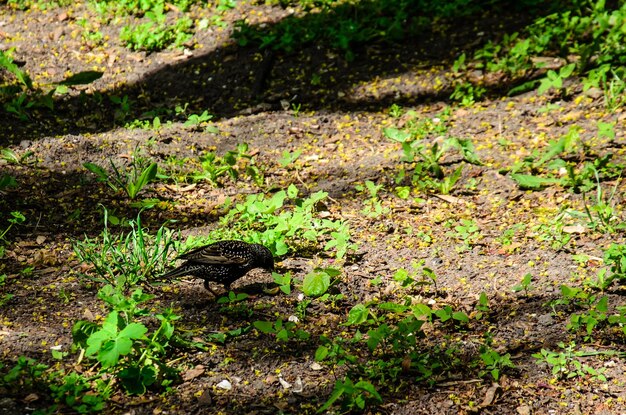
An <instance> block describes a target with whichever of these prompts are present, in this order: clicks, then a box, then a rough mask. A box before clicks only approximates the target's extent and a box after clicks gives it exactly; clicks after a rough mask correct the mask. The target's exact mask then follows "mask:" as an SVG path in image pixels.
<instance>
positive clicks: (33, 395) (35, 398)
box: [24, 393, 39, 403]
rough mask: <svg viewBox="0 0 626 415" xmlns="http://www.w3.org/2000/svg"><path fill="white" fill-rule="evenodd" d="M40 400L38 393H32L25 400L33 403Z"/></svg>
mask: <svg viewBox="0 0 626 415" xmlns="http://www.w3.org/2000/svg"><path fill="white" fill-rule="evenodd" d="M38 400H39V395H37V394H36V393H30V394H28V395H27V396H26V397H25V398H24V402H26V403H31V402H35V401H38Z"/></svg>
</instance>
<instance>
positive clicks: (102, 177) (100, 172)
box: [83, 162, 109, 181]
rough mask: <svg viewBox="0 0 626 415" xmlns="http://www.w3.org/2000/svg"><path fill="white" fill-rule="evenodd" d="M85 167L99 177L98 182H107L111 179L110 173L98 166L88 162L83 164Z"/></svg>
mask: <svg viewBox="0 0 626 415" xmlns="http://www.w3.org/2000/svg"><path fill="white" fill-rule="evenodd" d="M83 167H84V168H86V169H87V170H89V171H90V172H92V173H93V174H95V175H96V176H98V181H107V180H108V179H109V172H108V171H106V170H105V169H104V168H103V167H100V166H98V165H97V164H94V163H90V162H87V163H83Z"/></svg>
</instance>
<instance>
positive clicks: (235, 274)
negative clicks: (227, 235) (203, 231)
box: [161, 241, 274, 297]
mask: <svg viewBox="0 0 626 415" xmlns="http://www.w3.org/2000/svg"><path fill="white" fill-rule="evenodd" d="M178 259H184V260H185V262H184V263H183V264H182V265H181V266H179V267H178V268H175V269H173V270H171V271H169V272H166V273H165V274H163V275H161V278H173V277H180V276H182V275H192V276H194V277H196V278H202V279H203V280H204V288H206V289H207V290H209V291H210V292H211V293H212V294H213V295H214V296H216V295H215V293H214V292H213V290H211V288H210V287H209V281H214V282H218V283H220V284H224V287H226V289H227V290H230V284H232V283H233V282H235V281H236V280H238V279H239V278H241V277H243V276H244V275H246V273H247V272H248V271H250V270H251V269H253V268H263V269H266V270H268V271H273V270H274V257H273V256H272V253H271V252H270V250H269V249H267V248H266V247H264V246H263V245H259V244H248V243H246V242H242V241H219V242H215V243H212V244H210V245H205V246H202V247H200V248H197V249H194V250H193V251H190V252H187V253H186V254H183V255H181V256H179V257H178ZM216 297H217V296H216Z"/></svg>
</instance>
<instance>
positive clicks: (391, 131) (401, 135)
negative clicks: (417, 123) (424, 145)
mask: <svg viewBox="0 0 626 415" xmlns="http://www.w3.org/2000/svg"><path fill="white" fill-rule="evenodd" d="M383 134H385V136H386V137H387V138H389V139H391V140H393V141H396V142H398V143H404V142H405V141H407V140H408V139H410V138H411V134H410V133H407V132H405V131H402V130H398V129H397V128H393V127H387V128H383Z"/></svg>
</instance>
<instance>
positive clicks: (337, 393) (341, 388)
mask: <svg viewBox="0 0 626 415" xmlns="http://www.w3.org/2000/svg"><path fill="white" fill-rule="evenodd" d="M346 379H347V380H349V379H348V378H346ZM344 392H345V385H344V383H343V382H342V381H341V380H337V382H335V388H334V389H333V393H331V394H330V397H329V398H328V400H327V401H326V402H325V403H324V405H322V406H321V407H320V409H318V410H317V413H318V414H319V413H322V412H324V411H326V410H327V409H328V408H330V407H331V406H332V405H333V404H334V403H335V401H336V400H337V399H339V398H340V397H341V395H343V393H344Z"/></svg>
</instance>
